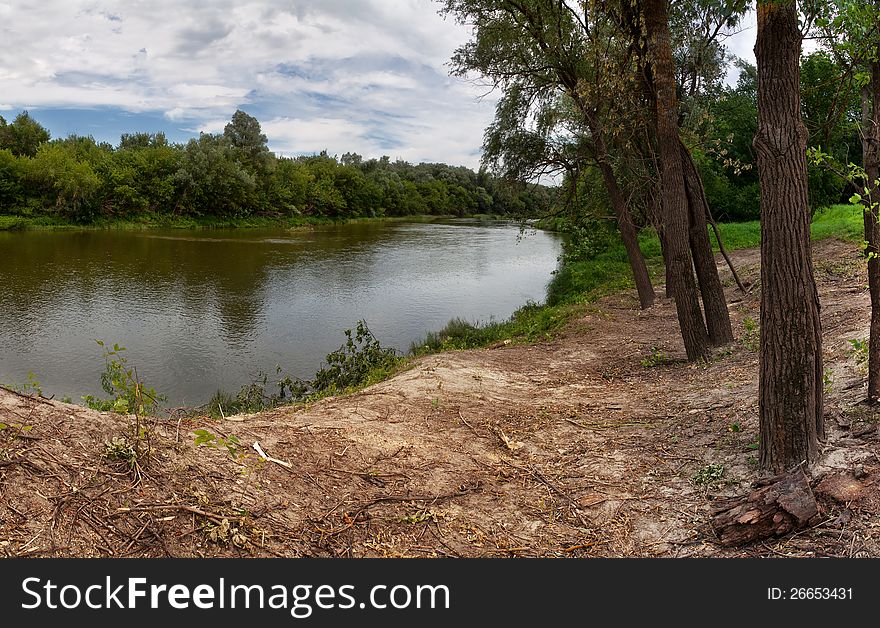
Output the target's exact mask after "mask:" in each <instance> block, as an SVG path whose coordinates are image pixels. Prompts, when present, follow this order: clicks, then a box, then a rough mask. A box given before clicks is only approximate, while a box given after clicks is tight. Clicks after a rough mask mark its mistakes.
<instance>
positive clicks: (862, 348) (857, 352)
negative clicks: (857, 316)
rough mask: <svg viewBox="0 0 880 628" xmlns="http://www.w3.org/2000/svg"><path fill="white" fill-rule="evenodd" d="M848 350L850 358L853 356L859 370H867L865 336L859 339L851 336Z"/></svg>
mask: <svg viewBox="0 0 880 628" xmlns="http://www.w3.org/2000/svg"><path fill="white" fill-rule="evenodd" d="M849 344H850V347H851V348H850V350H849V351H848V355H849V356H850V357H851V358H854V359H855V361H856V366H858V368H859V371H861V372H863V373H864V372H867V370H868V347H869V346H870V345H869V342H868V339H867V338H864V339H859V338H852V339H850V340H849Z"/></svg>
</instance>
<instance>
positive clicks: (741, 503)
mask: <svg viewBox="0 0 880 628" xmlns="http://www.w3.org/2000/svg"><path fill="white" fill-rule="evenodd" d="M818 514H819V507H818V505H817V504H816V498H815V497H814V496H813V491H811V490H810V484H809V482H808V481H807V477H806V475H804V472H803V469H801V468H800V467H798V469H797V470H795V471H791V472H789V473H784V474H782V475H778V476H776V477H774V478H771V479H769V480H766V481H764V482H761V483H760V484H759V485H755V490H753V491H752V492H751V493H749V494H748V495H744V496H741V497H732V498H728V499H723V500H719V501H718V502H717V503H716V505H715V506H714V507H713V508H712V529H713V530H714V531H715V534H716V536H717V537H718V541H719V543H721V545H725V546H727V547H733V546H738V545H746V544H748V543H754V542H755V541H760V540H762V539H767V538H770V537H779V536H784V535H786V534H789V533H791V532H794V531H795V530H798V529H800V528H802V527H804V526H805V525H806V524H807V523H808V522H809V521H810V519H812V518H813V517H815V516H816V515H818Z"/></svg>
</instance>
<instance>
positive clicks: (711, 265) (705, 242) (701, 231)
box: [678, 139, 733, 347]
mask: <svg viewBox="0 0 880 628" xmlns="http://www.w3.org/2000/svg"><path fill="white" fill-rule="evenodd" d="M678 145H679V148H680V151H681V163H682V164H683V165H684V174H685V190H686V193H687V199H688V211H689V216H690V244H691V254H692V255H693V257H694V268H696V271H697V281H698V283H699V286H700V294H701V295H702V297H703V311H704V312H705V315H706V328H707V330H708V332H709V341H710V342H711V343H712V344H713V345H714V346H716V347H720V346H722V345H726V344H728V343H731V342H733V328H732V327H731V325H730V313H729V312H728V310H727V299H726V298H725V296H724V287H723V286H722V285H721V278H720V277H718V266H717V265H716V264H715V254H714V253H713V252H712V243H711V242H710V241H709V225H708V223H707V222H706V215H707V214H708V213H709V203H708V201H707V200H706V192H705V190H704V189H703V181H702V179H701V178H700V172H699V171H698V170H697V165H696V164H695V163H694V160H693V158H692V157H691V152H690V151H689V150H688V149H687V146H685V145H684V142H682V141H681V139H679V141H678Z"/></svg>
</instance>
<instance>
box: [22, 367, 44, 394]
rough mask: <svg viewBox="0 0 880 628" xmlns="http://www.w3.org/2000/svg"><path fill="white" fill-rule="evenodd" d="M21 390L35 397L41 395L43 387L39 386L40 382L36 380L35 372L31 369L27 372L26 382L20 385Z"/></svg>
mask: <svg viewBox="0 0 880 628" xmlns="http://www.w3.org/2000/svg"><path fill="white" fill-rule="evenodd" d="M21 392H23V393H24V394H26V395H34V396H37V397H42V396H43V389H42V388H41V385H40V382H39V381H38V380H37V375H36V373H34V372H33V371H29V372H28V374H27V382H26V383H25V385H24V386H22V387H21Z"/></svg>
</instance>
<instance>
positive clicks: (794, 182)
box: [754, 0, 825, 471]
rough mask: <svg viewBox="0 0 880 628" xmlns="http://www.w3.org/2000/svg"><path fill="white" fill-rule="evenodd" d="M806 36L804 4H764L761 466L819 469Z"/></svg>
mask: <svg viewBox="0 0 880 628" xmlns="http://www.w3.org/2000/svg"><path fill="white" fill-rule="evenodd" d="M801 42H802V34H801V31H800V28H799V26H798V7H797V3H796V1H795V0H760V1H759V2H758V34H757V43H756V44H755V57H756V59H757V67H758V131H757V134H756V135H755V140H754V144H755V149H756V151H757V161H758V175H759V179H760V184H761V341H760V355H761V357H760V373H759V384H758V396H759V416H760V431H761V440H760V454H761V456H760V457H761V467H762V468H765V469H770V470H773V471H781V470H784V469H786V468H789V467H792V466H794V465H798V464H800V463H803V462H807V463H812V462H814V461H815V460H816V458H817V456H818V453H819V444H818V443H819V440H820V439H824V436H825V424H824V419H823V413H822V396H823V383H822V376H823V369H822V328H821V323H820V320H819V296H818V292H817V290H816V281H815V278H814V276H813V262H812V257H811V251H810V208H809V200H808V192H807V162H806V146H807V130H806V127H805V126H804V123H803V119H802V113H801V97H800V55H801Z"/></svg>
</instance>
